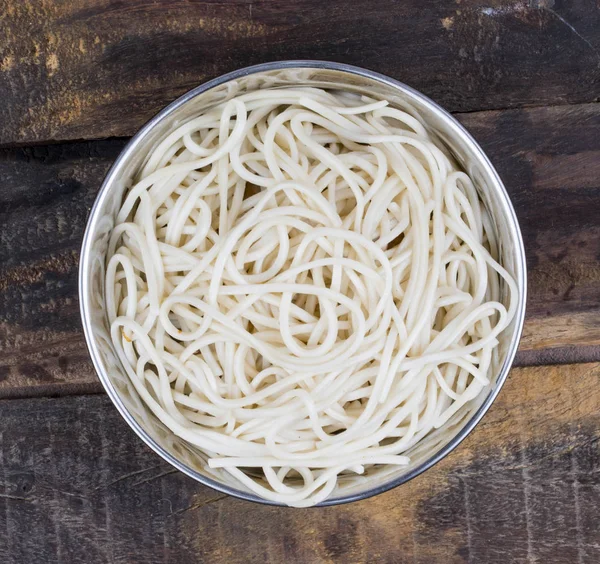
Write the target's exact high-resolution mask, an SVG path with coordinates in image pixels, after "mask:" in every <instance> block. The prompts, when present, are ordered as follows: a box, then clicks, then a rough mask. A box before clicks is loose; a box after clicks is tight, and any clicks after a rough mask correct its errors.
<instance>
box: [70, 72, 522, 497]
mask: <svg viewBox="0 0 600 564" xmlns="http://www.w3.org/2000/svg"><path fill="white" fill-rule="evenodd" d="M297 85H303V86H315V87H319V88H328V89H335V90H341V89H343V90H350V91H354V92H359V93H363V94H367V95H369V96H373V97H376V98H385V99H387V100H388V101H389V102H390V103H391V105H392V106H394V107H397V108H401V109H403V110H405V111H408V112H410V113H413V114H415V115H418V116H420V117H421V120H422V121H423V122H424V124H425V125H426V127H427V129H428V130H429V131H430V133H431V134H432V135H433V136H435V137H436V138H437V139H438V140H439V141H440V143H441V144H442V145H443V146H445V147H446V149H447V150H448V152H449V153H450V154H451V155H452V156H453V157H454V159H455V160H456V161H457V162H458V163H459V165H460V166H461V168H462V169H463V170H465V172H467V173H468V174H469V175H470V176H471V178H472V179H473V181H474V183H475V185H476V187H477V189H478V191H479V194H480V197H481V199H482V201H483V203H484V205H485V206H486V207H487V210H488V212H489V214H490V216H491V219H492V223H493V226H494V229H495V230H496V236H497V240H498V241H499V248H500V251H499V252H500V262H501V263H502V265H503V266H504V267H505V268H506V269H507V270H508V271H509V272H510V273H511V274H512V275H513V276H514V278H515V280H516V281H517V285H518V287H519V296H518V300H519V304H518V308H517V315H516V316H515V318H514V319H513V321H512V323H511V325H510V326H509V327H508V328H507V329H506V330H505V331H504V332H503V333H502V334H501V336H500V345H499V347H498V354H497V355H496V359H495V362H494V364H493V367H492V374H490V375H489V376H490V379H491V381H492V383H491V385H490V387H489V390H488V392H487V394H483V395H480V396H479V397H478V398H477V399H476V400H475V401H474V402H472V403H471V404H470V405H469V406H468V409H466V410H461V411H459V413H458V414H457V416H456V417H455V418H453V419H452V420H450V421H449V422H448V424H447V425H445V426H444V427H443V428H441V429H438V430H437V431H435V432H433V433H431V434H430V435H428V436H427V437H426V438H425V439H424V440H422V441H421V442H420V443H418V444H417V445H415V447H413V449H412V450H411V451H409V453H408V454H409V455H410V456H411V463H410V465H408V466H406V467H385V466H382V467H376V468H373V469H371V470H369V471H368V472H367V473H366V474H364V475H362V476H356V475H349V476H344V477H341V479H340V480H339V482H338V486H337V488H336V490H335V491H334V493H333V495H332V496H331V497H330V499H329V500H327V501H326V502H324V505H329V504H335V503H343V502H347V501H352V500H354V499H361V498H364V497H368V496H370V495H374V494H376V493H379V492H381V491H385V490H387V489H389V488H391V487H393V486H395V485H398V484H400V483H403V482H405V481H407V480H409V479H411V478H413V477H414V476H416V475H418V474H419V473H421V472H422V471H423V470H425V469H426V468H428V467H429V466H431V465H432V464H434V463H435V462H437V461H438V460H439V459H440V458H442V457H443V456H445V454H447V453H448V452H449V451H450V450H452V448H454V447H455V446H456V445H457V444H458V443H459V442H460V441H461V440H462V439H463V438H464V437H465V436H466V435H467V434H468V432H469V431H470V430H471V429H472V428H473V427H474V425H475V424H476V423H477V422H478V421H479V419H480V418H481V416H482V415H483V414H484V413H485V411H486V410H487V408H488V407H489V405H490V404H491V402H492V401H493V399H494V397H495V396H496V394H497V393H498V391H499V389H500V387H501V385H502V383H503V382H504V379H505V378H506V375H507V373H508V370H509V368H510V364H511V363H512V359H513V357H514V354H515V351H516V347H517V344H518V340H519V337H520V333H521V328H522V324H523V314H524V304H525V262H524V251H523V245H522V241H521V236H520V232H519V228H518V224H517V221H516V218H515V214H514V211H513V209H512V206H511V204H510V201H509V200H508V196H507V194H506V192H505V190H504V187H503V185H502V183H501V181H500V179H499V178H498V176H497V174H496V172H495V171H494V169H493V167H492V166H491V164H490V163H489V161H488V160H487V158H486V157H485V155H484V154H483V152H482V151H481V149H480V148H479V146H478V145H477V144H476V143H475V142H474V141H473V139H472V138H471V137H470V135H469V134H468V133H467V132H466V131H465V130H464V129H463V128H462V127H461V126H460V125H459V124H458V123H457V122H456V121H455V120H454V119H453V118H452V117H451V116H449V114H447V113H446V112H445V111H444V110H442V109H441V108H439V107H438V106H437V105H435V104H434V103H433V102H431V101H430V100H429V99H427V98H426V97H424V96H423V95H421V94H419V93H418V92H416V91H414V90H412V89H410V88H408V87H407V86H405V85H402V84H400V83H397V82H395V81H393V80H391V79H389V78H387V77H384V76H381V75H377V74H375V73H371V72H369V71H365V70H362V69H357V68H355V67H349V66H345V65H337V64H333V63H322V62H315V61H304V62H302V61H300V62H299V61H291V62H286V63H271V64H267V65H260V66H259V67H252V68H250V69H243V70H241V71H237V72H235V73H231V74H230V75H226V76H224V77H221V78H220V79H216V80H214V81H211V82H209V83H206V84H204V85H202V86H200V87H198V88H196V89H195V90H192V91H191V92H189V93H188V94H186V95H184V96H183V97H182V98H180V99H178V100H176V101H175V102H174V103H173V104H171V105H170V106H168V107H167V108H166V109H165V110H163V111H162V112H161V113H160V114H158V115H157V116H156V117H155V118H154V119H152V120H151V121H150V122H148V124H146V126H144V128H142V130H141V131H140V132H139V133H138V134H137V135H136V136H135V137H134V138H133V139H132V140H131V142H130V143H129V144H128V145H127V147H126V148H125V149H124V151H123V152H122V154H121V155H120V156H119V158H118V159H117V161H116V162H115V164H114V165H113V168H112V169H111V171H110V172H109V174H108V176H107V177H106V179H105V181H104V184H103V186H102V188H101V191H100V194H99V196H98V199H97V201H96V204H95V206H94V208H93V210H92V213H91V216H90V219H89V223H88V228H87V231H86V235H85V239H84V244H83V249H82V256H81V266H80V300H81V312H82V318H83V324H84V330H85V334H86V339H87V342H88V347H89V349H90V353H91V356H92V360H93V362H94V366H95V368H96V371H97V372H98V374H99V376H100V379H101V381H102V383H103V385H104V386H105V388H106V390H107V392H108V394H109V396H110V397H111V399H112V401H113V402H114V403H115V405H116V407H117V408H118V409H119V411H120V412H121V414H122V415H123V417H124V418H125V419H126V420H127V422H128V423H129V424H130V425H131V427H132V428H133V429H134V430H135V431H136V432H137V434H138V435H139V436H140V437H141V438H142V439H143V440H144V441H145V442H146V443H147V444H148V445H149V446H150V447H151V448H153V449H154V450H155V451H156V452H158V453H159V454H160V455H161V456H162V457H163V458H165V459H166V460H168V461H169V462H170V463H171V464H173V465H174V466H175V467H177V468H178V469H179V470H181V471H183V472H185V473H186V474H188V475H190V476H192V477H193V478H195V479H197V480H198V481H200V482H202V483H205V484H207V485H210V486H212V487H213V488H215V489H218V490H220V491H223V492H225V493H229V494H231V495H235V496H238V497H242V498H245V499H251V500H255V501H263V502H264V500H262V499H261V498H258V497H257V496H256V495H255V494H253V493H251V492H250V491H249V490H247V489H245V487H244V486H242V485H241V484H239V483H238V482H237V481H235V480H233V478H231V476H230V475H229V474H228V473H226V472H225V471H223V470H213V469H210V468H208V464H207V457H206V455H205V454H204V453H202V452H201V451H199V450H198V449H196V448H195V447H193V446H191V445H189V444H188V443H186V442H185V441H183V440H182V439H180V438H178V437H177V436H175V435H174V434H173V433H172V432H171V431H170V430H169V429H167V428H166V427H165V426H164V425H163V424H162V423H161V422H160V421H159V420H158V419H157V418H156V417H155V416H154V415H153V414H152V413H151V412H150V411H149V410H148V409H147V408H146V406H145V405H144V404H143V402H142V401H141V399H140V398H139V396H138V394H137V392H136V391H135V388H134V387H133V385H132V384H131V382H130V381H129V379H128V376H127V375H126V373H125V371H124V369H123V368H122V366H121V364H120V362H119V360H118V358H117V356H116V354H115V352H114V350H113V346H112V343H111V339H110V329H109V324H108V320H107V318H106V315H105V307H104V275H105V263H106V251H107V245H108V239H109V237H110V233H111V231H112V228H113V225H114V221H115V217H116V214H117V212H118V210H119V208H120V206H121V202H122V200H123V196H124V193H125V192H126V190H127V189H128V187H129V186H131V183H132V180H133V179H134V178H135V176H136V174H137V172H138V171H139V170H140V168H141V166H142V165H143V164H144V159H145V156H146V155H148V154H149V152H150V151H151V149H152V148H153V147H154V146H155V145H156V144H157V143H158V142H159V141H160V140H161V139H162V138H163V137H164V136H165V135H166V134H168V133H169V132H171V131H172V130H173V129H174V128H175V127H176V126H178V125H180V124H181V123H183V122H185V121H187V120H188V119H191V118H192V117H194V116H196V115H198V114H199V113H200V112H202V111H203V110H205V109H206V108H209V107H210V106H212V105H214V104H216V103H219V102H222V101H224V100H227V99H230V98H232V97H234V96H236V95H238V94H241V93H244V92H249V91H253V90H258V89H266V88H285V87H286V86H297ZM503 301H504V303H505V304H506V303H507V293H506V288H504V292H503ZM265 503H266V502H265Z"/></svg>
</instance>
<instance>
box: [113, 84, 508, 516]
mask: <svg viewBox="0 0 600 564" xmlns="http://www.w3.org/2000/svg"><path fill="white" fill-rule="evenodd" d="M492 253H494V254H495V253H497V244H496V240H495V237H494V233H493V231H492V229H491V222H490V220H489V218H488V216H487V213H486V211H485V209H484V207H483V205H482V204H481V202H480V200H479V199H478V197H477V193H476V190H475V188H474V186H473V183H472V181H471V179H470V178H469V177H468V176H467V175H466V174H465V173H463V172H460V171H459V170H457V168H456V166H455V165H454V163H453V162H452V161H451V160H450V159H449V158H448V157H447V156H446V154H445V153H444V152H443V150H441V149H440V148H439V147H438V146H437V145H436V144H435V143H434V141H432V139H431V138H430V137H429V136H428V134H427V132H426V130H425V129H424V127H423V126H422V125H421V123H420V121H419V120H418V119H416V118H415V117H414V116H411V115H409V114H407V113H405V112H403V111H401V110H398V109H393V108H391V107H389V106H388V104H387V102H385V101H377V100H373V99H368V98H365V97H363V98H359V97H358V96H357V95H350V94H348V93H332V92H327V91H324V90H319V89H314V88H287V89H280V90H275V91H259V92H253V93H250V94H245V95H241V96H239V97H237V98H235V99H233V100H231V101H229V102H226V103H223V104H221V105H219V106H217V107H214V108H213V109H211V110H209V111H206V112H205V113H203V114H202V115H200V116H199V117H197V118H195V119H193V120H191V121H189V122H188V123H185V124H184V125H181V126H180V127H179V128H178V129H177V130H175V131H173V132H172V133H171V134H170V135H168V137H166V138H165V139H164V140H163V141H162V142H161V143H160V144H159V145H158V146H157V147H156V148H155V149H154V151H152V153H151V154H150V155H149V156H148V159H147V161H146V165H145V166H144V168H143V170H142V171H141V173H140V176H139V178H137V180H136V183H135V185H134V186H133V187H132V188H131V189H130V190H129V191H128V194H127V196H126V198H125V200H124V202H123V205H122V207H121V210H120V212H119V214H118V218H117V226H116V227H115V229H114V230H113V233H112V237H111V240H110V244H109V255H108V256H109V261H108V265H107V273H106V303H107V314H108V317H109V320H110V323H111V327H112V331H111V332H112V339H113V343H114V346H115V348H116V350H117V353H118V355H119V358H120V360H121V362H122V363H123V365H124V366H125V369H126V370H127V373H128V375H129V377H130V378H131V380H132V382H133V384H134V385H135V387H136V389H137V390H138V392H139V393H140V396H141V398H142V400H143V401H144V402H145V403H146V404H147V406H148V407H149V408H150V409H151V410H152V411H153V412H154V414H155V415H156V416H157V417H158V418H159V419H160V420H161V421H162V422H163V423H164V424H165V425H166V426H167V427H168V428H170V429H171V430H172V431H173V432H174V433H175V434H176V435H178V436H179V437H181V438H183V439H184V440H186V441H188V442H189V443H191V444H193V445H195V446H197V447H199V448H200V449H201V450H203V451H205V452H206V453H207V454H208V455H209V457H210V458H209V465H210V466H211V467H212V468H223V469H225V471H227V472H229V473H231V474H232V475H233V476H234V477H235V478H237V479H238V480H239V482H241V483H242V484H243V485H245V486H246V487H247V488H249V489H250V490H251V491H253V492H254V493H256V494H258V495H259V496H262V497H264V498H266V499H269V500H272V501H278V502H282V503H285V504H288V505H292V506H309V505H313V504H316V503H319V502H320V501H322V500H324V499H326V498H327V496H329V495H330V494H331V492H332V491H333V490H334V488H335V487H336V484H337V480H338V477H339V476H340V474H342V473H344V474H345V473H349V472H354V473H357V474H362V473H363V472H365V470H366V469H369V468H370V467H372V465H375V464H378V465H405V464H408V463H409V458H408V457H407V456H406V455H405V454H404V453H405V452H406V451H407V450H408V449H409V448H411V447H412V446H414V445H415V444H416V443H417V442H418V441H420V440H421V439H422V438H423V437H424V436H425V435H426V434H427V433H429V432H430V431H432V430H433V429H436V428H438V427H440V426H441V425H444V423H446V422H447V421H448V420H449V418H450V417H452V416H453V415H454V414H455V413H457V412H458V411H459V410H461V409H466V407H468V405H467V404H468V403H469V402H471V401H472V400H473V399H475V398H476V397H477V396H478V395H480V394H482V393H485V390H486V389H489V388H488V386H489V380H488V374H489V371H490V370H489V369H490V366H491V363H492V358H493V353H494V348H495V347H496V346H497V344H498V335H499V333H500V332H501V331H502V330H503V329H504V328H505V327H506V326H507V325H508V324H509V323H510V321H511V319H512V317H513V315H514V311H515V308H516V300H515V299H514V296H516V286H515V282H514V281H513V279H512V277H511V276H510V275H509V274H508V273H507V272H506V271H505V270H504V269H503V268H502V266H500V265H499V264H498V262H497V261H496V260H495V258H493V257H492ZM500 279H502V280H503V281H504V284H505V285H506V286H507V288H508V291H509V295H510V301H509V303H510V305H509V308H508V310H506V308H505V307H504V305H503V304H502V303H501V302H500V288H501V283H500ZM242 468H244V469H248V468H255V469H256V471H258V472H259V473H261V474H256V475H254V474H253V475H250V474H249V473H247V472H246V471H244V470H242Z"/></svg>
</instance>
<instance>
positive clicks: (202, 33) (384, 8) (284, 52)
mask: <svg viewBox="0 0 600 564" xmlns="http://www.w3.org/2000/svg"><path fill="white" fill-rule="evenodd" d="M426 4H427V5H426V6H424V3H423V1H422V0H401V1H392V0H368V1H363V2H360V1H347V0H326V1H324V0H300V1H298V0H263V1H256V0H221V1H218V0H209V1H194V0H189V1H185V0H162V1H159V2H156V1H154V2H150V1H148V0H121V1H108V0H71V1H69V2H58V1H44V2H42V1H41V0H0V17H2V20H1V22H2V23H1V24H0V25H2V30H3V34H2V42H1V44H0V50H1V51H0V76H1V77H2V78H1V79H0V99H1V100H3V101H4V103H3V104H1V105H0V123H2V124H3V126H2V128H1V130H0V144H9V143H15V142H19V143H30V142H36V143H37V142H44V141H47V140H64V139H82V138H84V139H89V138H97V137H107V136H123V135H131V134H132V133H134V132H135V130H136V129H137V128H139V126H140V125H141V124H142V123H143V122H144V121H146V120H147V119H148V118H150V117H151V116H152V115H153V114H154V113H156V112H157V111H158V110H159V109H160V108H162V107H163V106H164V105H165V104H167V103H168V102H170V101H172V100H173V98H175V97H177V96H179V95H180V94H182V93H183V92H185V91H186V90H189V89H190V88H192V87H193V86H196V85H197V84H198V83H199V82H202V81H204V80H206V79H208V78H213V77H215V76H218V75H220V74H222V73H224V72H227V71H231V70H235V69H237V68H240V67H243V66H246V65H251V64H255V63H261V62H265V61H272V60H281V59H302V58H312V59H327V60H334V61H339V62H345V63H353V64H357V65H360V66H364V67H367V68H372V69H374V70H378V71H380V72H383V73H386V74H389V75H391V76H393V77H395V78H398V79H400V80H403V81H405V82H407V83H408V84H411V85H412V86H414V87H416V88H418V89H420V90H422V91H423V92H425V93H426V94H428V95H430V96H432V97H433V98H434V99H436V100H437V101H438V102H440V103H442V104H444V105H445V106H446V107H447V108H448V109H450V110H453V111H473V110H482V109H497V108H507V107H516V106H523V105H540V104H564V103H582V102H593V101H597V100H598V98H599V96H600V91H599V88H600V64H599V63H600V34H599V33H598V28H599V27H600V13H599V12H598V9H597V5H596V3H595V0H574V1H568V2H565V1H560V0H489V1H486V0H461V1H448V0H427V3H426Z"/></svg>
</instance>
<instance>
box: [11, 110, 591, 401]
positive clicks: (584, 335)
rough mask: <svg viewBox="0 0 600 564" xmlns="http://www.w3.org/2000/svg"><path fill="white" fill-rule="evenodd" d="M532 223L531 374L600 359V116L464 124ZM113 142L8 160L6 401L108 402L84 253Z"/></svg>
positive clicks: (528, 238) (493, 115)
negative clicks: (94, 364)
mask: <svg viewBox="0 0 600 564" xmlns="http://www.w3.org/2000/svg"><path fill="white" fill-rule="evenodd" d="M461 120H462V121H463V123H464V124H465V125H466V126H467V127H468V128H469V129H470V130H471V131H472V132H473V133H474V134H475V136H476V137H477V139H479V140H480V141H481V143H482V144H483V146H484V148H485V149H486V151H487V152H488V154H489V155H490V157H491V159H492V161H493V162H494V163H495V164H496V166H497V168H498V170H499V171H500V174H501V175H502V177H503V178H504V180H505V183H506V186H507V188H508V190H509V192H510V193H511V196H512V198H513V201H514V203H515V206H516V208H517V213H518V215H519V218H520V220H521V225H522V228H523V234H524V237H525V244H526V248H527V260H528V263H529V269H530V271H529V303H528V312H527V315H528V317H527V322H526V326H525V334H524V337H523V341H522V343H521V351H520V353H519V357H518V362H519V363H520V364H528V365H532V364H544V363H565V362H581V361H591V360H599V359H600V325H599V324H598V318H599V315H600V263H599V258H600V215H599V214H598V202H599V201H600V135H598V131H600V105H583V106H573V107H554V108H532V109H527V110H509V111H507V110H505V111H499V112H482V113H473V114H468V115H463V116H461ZM123 145H124V141H120V140H112V141H103V142H96V143H74V144H64V145H54V146H47V147H38V148H33V149H10V150H3V151H1V152H0V178H2V183H0V396H1V397H15V396H21V397H22V396H28V395H50V394H51V395H62V394H72V393H79V392H85V391H99V390H100V386H99V384H98V382H97V379H96V376H95V374H94V373H93V370H92V368H91V364H90V362H89V359H88V355H87V350H86V348H85V344H84V340H83V336H82V333H81V330H80V322H79V311H78V305H77V303H78V302H77V264H78V253H79V248H80V243H81V238H82V235H83V230H84V227H85V220H86V216H87V213H88V211H89V208H90V207H91V204H92V202H93V199H94V197H95V194H96V193H97V190H98V188H99V186H100V183H101V180H102V177H103V175H104V173H105V172H106V170H107V169H108V167H109V165H110V163H111V162H112V161H113V160H114V158H115V157H116V155H117V154H118V152H119V151H120V150H121V148H122V147H123Z"/></svg>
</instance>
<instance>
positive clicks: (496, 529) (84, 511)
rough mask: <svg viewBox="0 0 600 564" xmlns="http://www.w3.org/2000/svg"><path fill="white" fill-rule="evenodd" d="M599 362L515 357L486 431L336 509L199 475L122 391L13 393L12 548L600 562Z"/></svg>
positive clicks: (2, 405) (2, 548)
mask: <svg viewBox="0 0 600 564" xmlns="http://www.w3.org/2000/svg"><path fill="white" fill-rule="evenodd" d="M599 381H600V364H598V363H593V364H579V365H577V366H576V367H572V366H555V367H531V368H519V369H515V370H514V371H513V372H512V373H511V376H510V378H509V380H508V382H507V384H506V385H505V388H504V390H503V391H502V393H501V394H500V396H499V398H498V400H497V401H496V402H495V404H494V405H493V406H492V409H491V410H490V412H489V413H488V414H487V415H486V417H485V418H484V420H483V421H482V423H481V424H480V425H479V426H478V428H477V430H476V431H475V432H473V433H472V434H471V435H470V436H469V437H468V438H467V439H466V440H465V442H464V443H463V444H462V445H461V446H460V448H458V449H457V450H456V451H455V452H453V453H452V454H451V455H450V456H449V457H447V458H446V459H445V460H444V461H443V462H441V463H439V464H438V465H436V466H434V467H433V468H432V469H431V470H429V471H427V472H426V473H425V474H423V475H421V476H420V477H418V478H416V479H415V480H413V481H412V482H409V483H408V484H406V485H404V486H402V487H400V488H397V489H396V490H393V491H391V492H388V493H386V494H383V495H380V496H377V497H375V498H372V499H369V500H365V501H361V502H358V503H353V504H349V505H344V506H338V507H331V508H326V509H301V510H298V509H286V508H273V507H265V506H260V505H257V504H254V503H250V502H245V501H240V500H236V499H234V498H231V497H228V496H224V495H222V494H219V493H217V492H215V491H213V490H210V489H208V488H206V487H203V486H200V485H198V484H197V483H195V482H194V481H193V480H191V479H189V478H187V477H186V476H184V475H182V474H181V473H179V472H177V471H176V470H174V469H173V468H172V467H170V466H169V465H168V464H166V463H165V462H162V461H161V459H160V458H159V457H158V456H156V455H155V454H154V453H152V452H151V451H150V450H149V449H148V448H147V447H146V446H145V445H144V444H143V443H142V442H141V441H140V440H139V439H137V437H135V436H134V435H133V433H132V432H131V430H130V429H129V428H128V427H127V425H126V424H125V422H124V421H123V420H122V419H121V418H120V416H119V415H118V414H117V412H116V410H115V409H114V408H113V407H112V405H111V404H110V401H109V400H108V398H107V397H105V396H101V395H95V396H81V397H77V398H72V397H70V398H61V399H28V400H19V401H15V400H2V401H0V418H1V420H2V437H3V438H2V443H1V445H0V455H1V457H2V458H1V459H0V480H1V485H0V516H1V517H0V519H2V521H3V523H4V525H3V527H2V528H3V531H2V532H3V534H2V535H0V561H2V562H3V563H6V564H23V563H31V564H37V563H42V562H43V563H45V562H55V561H59V562H90V563H103V562H134V563H156V564H159V563H160V564H163V563H164V562H173V563H185V562H196V561H203V562H235V563H238V562H239V563H247V562H274V563H280V562H390V563H405V562H407V563H408V562H410V563H414V562H418V563H436V562H440V563H444V564H447V563H455V562H456V563H459V562H482V563H486V564H495V563H497V564H506V563H509V562H527V561H529V562H543V563H564V564H571V563H575V562H590V563H593V562H598V561H600V545H599V544H598V530H597V511H598V506H599V505H600V452H599V451H598V443H599V441H600V432H599V429H600V412H599V411H598V405H599V403H600V386H598V383H599Z"/></svg>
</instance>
